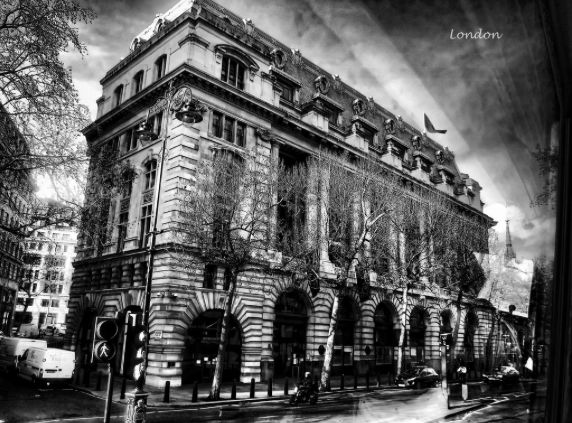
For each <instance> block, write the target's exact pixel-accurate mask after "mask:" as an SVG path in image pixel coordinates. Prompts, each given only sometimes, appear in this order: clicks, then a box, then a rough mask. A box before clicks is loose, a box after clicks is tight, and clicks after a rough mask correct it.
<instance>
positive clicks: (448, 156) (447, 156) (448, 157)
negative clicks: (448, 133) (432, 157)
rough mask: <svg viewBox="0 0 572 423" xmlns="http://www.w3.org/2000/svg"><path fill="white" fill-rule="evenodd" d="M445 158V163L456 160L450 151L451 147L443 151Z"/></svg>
mask: <svg viewBox="0 0 572 423" xmlns="http://www.w3.org/2000/svg"><path fill="white" fill-rule="evenodd" d="M443 158H444V159H445V161H447V162H452V161H453V159H454V158H455V155H454V154H453V152H452V151H451V150H449V147H445V148H444V150H443Z"/></svg>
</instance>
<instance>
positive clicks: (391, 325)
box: [373, 300, 401, 373]
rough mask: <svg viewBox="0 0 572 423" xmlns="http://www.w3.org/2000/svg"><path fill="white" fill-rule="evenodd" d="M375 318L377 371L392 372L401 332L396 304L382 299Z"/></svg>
mask: <svg viewBox="0 0 572 423" xmlns="http://www.w3.org/2000/svg"><path fill="white" fill-rule="evenodd" d="M373 320H374V357H375V368H376V371H377V372H381V373H387V372H392V371H393V369H394V364H395V363H394V357H395V351H396V348H397V346H398V345H399V335H400V334H401V329H400V327H399V316H398V313H397V309H396V308H395V305H394V304H393V303H392V302H391V301H389V300H384V301H380V302H379V303H378V304H377V307H376V308H375V312H374V316H373Z"/></svg>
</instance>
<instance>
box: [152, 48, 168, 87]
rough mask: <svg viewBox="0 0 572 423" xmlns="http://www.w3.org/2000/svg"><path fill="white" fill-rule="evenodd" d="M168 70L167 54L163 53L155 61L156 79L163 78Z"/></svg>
mask: <svg viewBox="0 0 572 423" xmlns="http://www.w3.org/2000/svg"><path fill="white" fill-rule="evenodd" d="M166 72H167V55H165V54H164V55H162V56H161V57H159V58H158V59H157V61H156V62H155V80H156V81H157V80H159V79H161V78H162V77H163V76H165V73H166Z"/></svg>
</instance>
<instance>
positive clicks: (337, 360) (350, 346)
mask: <svg viewBox="0 0 572 423" xmlns="http://www.w3.org/2000/svg"><path fill="white" fill-rule="evenodd" d="M355 323H356V315H355V312H354V304H353V301H352V299H351V298H350V297H343V298H341V299H340V303H339V306H338V325H337V328H336V334H335V336H334V353H333V357H332V374H333V375H339V374H342V373H343V374H352V373H353V364H354V332H355Z"/></svg>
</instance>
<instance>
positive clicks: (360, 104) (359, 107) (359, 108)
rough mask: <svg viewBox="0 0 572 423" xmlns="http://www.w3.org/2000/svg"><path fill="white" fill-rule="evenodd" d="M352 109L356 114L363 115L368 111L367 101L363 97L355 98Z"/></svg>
mask: <svg viewBox="0 0 572 423" xmlns="http://www.w3.org/2000/svg"><path fill="white" fill-rule="evenodd" d="M352 109H353V110H354V114H355V115H358V116H363V115H364V114H365V111H366V106H365V102H364V101H363V100H362V99H359V98H358V99H355V100H354V101H353V102H352Z"/></svg>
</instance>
